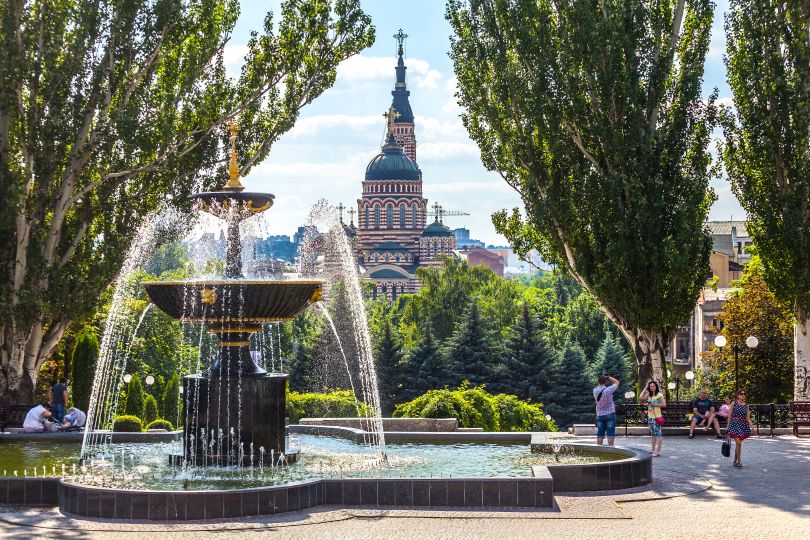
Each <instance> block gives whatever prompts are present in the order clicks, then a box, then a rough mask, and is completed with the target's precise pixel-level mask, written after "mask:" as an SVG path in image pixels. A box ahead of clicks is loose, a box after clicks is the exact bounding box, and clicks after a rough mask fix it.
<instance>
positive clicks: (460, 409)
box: [394, 384, 557, 431]
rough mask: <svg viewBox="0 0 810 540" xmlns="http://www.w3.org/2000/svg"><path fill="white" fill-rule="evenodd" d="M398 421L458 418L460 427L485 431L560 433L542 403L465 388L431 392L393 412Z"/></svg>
mask: <svg viewBox="0 0 810 540" xmlns="http://www.w3.org/2000/svg"><path fill="white" fill-rule="evenodd" d="M394 417H397V418H456V419H457V420H458V425H459V427H463V428H472V427H477V428H482V429H483V430H484V431H557V426H556V424H554V421H553V420H547V419H546V415H545V413H544V412H543V405H542V404H541V403H531V402H529V401H524V400H521V399H520V398H518V397H517V396H513V395H510V394H497V395H492V394H490V393H489V392H487V391H486V390H484V388H483V387H480V386H479V387H475V388H469V387H468V386H467V385H466V384H462V385H461V386H460V387H459V388H458V389H456V390H450V389H447V388H445V389H442V390H430V391H428V392H426V393H425V394H422V395H421V396H418V397H416V398H414V399H412V400H411V401H408V402H407V403H400V404H399V405H397V406H396V408H395V409H394Z"/></svg>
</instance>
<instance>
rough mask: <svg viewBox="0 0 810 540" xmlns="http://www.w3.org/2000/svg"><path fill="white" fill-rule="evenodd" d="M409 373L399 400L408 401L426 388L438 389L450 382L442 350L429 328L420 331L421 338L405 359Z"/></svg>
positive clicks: (426, 389)
mask: <svg viewBox="0 0 810 540" xmlns="http://www.w3.org/2000/svg"><path fill="white" fill-rule="evenodd" d="M407 363H408V365H409V366H410V367H409V371H408V373H409V374H411V375H410V376H409V377H408V378H407V379H406V380H405V382H404V384H403V391H402V393H401V396H402V397H401V400H402V401H403V402H405V401H409V400H411V399H413V398H415V397H416V396H419V395H421V394H424V393H425V392H427V391H428V390H438V389H440V388H443V387H445V386H446V385H448V384H450V381H451V379H452V378H453V376H452V374H451V373H450V370H449V369H447V363H446V361H445V358H444V355H443V354H442V351H441V350H439V347H438V346H437V344H436V340H435V339H434V338H433V332H431V331H430V329H429V328H425V329H424V330H423V331H422V339H420V340H419V342H418V343H417V344H416V346H415V347H414V348H413V349H411V351H410V354H409V355H408V361H407Z"/></svg>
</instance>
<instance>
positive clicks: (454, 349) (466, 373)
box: [444, 301, 502, 385]
mask: <svg viewBox="0 0 810 540" xmlns="http://www.w3.org/2000/svg"><path fill="white" fill-rule="evenodd" d="M444 355H445V361H446V363H447V365H448V367H449V368H450V370H451V372H452V373H453V374H454V375H455V377H456V379H457V381H456V382H461V381H469V382H470V383H471V384H473V385H483V384H488V383H490V382H493V381H494V380H495V377H496V376H497V371H498V369H497V368H498V367H499V364H500V362H501V358H502V356H501V350H500V348H499V346H498V343H497V342H496V341H495V339H494V337H493V333H492V330H491V328H490V326H489V323H488V321H485V320H484V319H482V318H481V315H480V313H479V309H478V303H477V302H475V301H473V302H471V303H470V306H469V309H468V310H467V314H466V316H465V317H463V318H462V320H461V321H459V323H458V326H457V327H456V330H455V332H453V335H452V336H450V339H448V340H447V342H446V344H445V348H444Z"/></svg>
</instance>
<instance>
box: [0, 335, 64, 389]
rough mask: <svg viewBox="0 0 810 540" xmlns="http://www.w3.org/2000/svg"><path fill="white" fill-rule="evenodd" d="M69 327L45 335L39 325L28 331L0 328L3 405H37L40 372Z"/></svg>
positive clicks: (0, 372)
mask: <svg viewBox="0 0 810 540" xmlns="http://www.w3.org/2000/svg"><path fill="white" fill-rule="evenodd" d="M65 327H66V325H65V324H62V323H60V324H58V325H57V326H54V327H53V328H52V331H49V332H44V333H43V332H42V328H41V326H40V325H39V323H38V322H35V323H33V324H31V325H30V326H29V327H27V328H25V330H20V329H15V328H13V327H11V326H0V403H2V404H15V405H28V404H31V403H34V402H35V400H36V396H35V394H34V392H35V390H36V385H37V377H38V375H39V368H40V367H41V366H42V363H43V362H44V361H45V359H46V358H47V357H48V356H49V355H50V354H51V352H53V349H54V348H55V347H56V344H57V343H58V342H59V339H60V338H61V337H62V335H63V334H64V330H65Z"/></svg>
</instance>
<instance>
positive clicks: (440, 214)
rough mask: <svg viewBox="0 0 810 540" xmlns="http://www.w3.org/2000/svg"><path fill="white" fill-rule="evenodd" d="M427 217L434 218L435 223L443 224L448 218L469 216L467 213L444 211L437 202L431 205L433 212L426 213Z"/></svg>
mask: <svg viewBox="0 0 810 540" xmlns="http://www.w3.org/2000/svg"><path fill="white" fill-rule="evenodd" d="M427 215H429V216H436V221H438V222H439V223H444V218H446V217H450V216H469V215H470V214H469V213H468V212H462V211H460V210H445V209H444V208H443V207H442V205H440V204H439V203H438V202H436V203H433V211H432V212H428V213H427Z"/></svg>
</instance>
